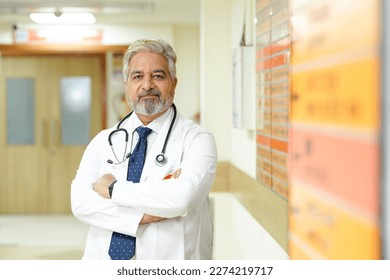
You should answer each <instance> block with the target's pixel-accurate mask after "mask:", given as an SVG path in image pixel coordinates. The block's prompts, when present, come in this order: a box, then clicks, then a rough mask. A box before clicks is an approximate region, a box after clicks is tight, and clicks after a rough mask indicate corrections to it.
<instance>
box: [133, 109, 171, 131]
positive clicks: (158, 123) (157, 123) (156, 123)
mask: <svg viewBox="0 0 390 280" xmlns="http://www.w3.org/2000/svg"><path fill="white" fill-rule="evenodd" d="M172 111H173V109H172V106H171V107H170V108H169V109H168V110H167V111H166V112H165V113H164V114H162V115H161V116H160V117H158V118H157V119H155V120H153V121H152V122H151V123H149V124H148V125H147V126H146V127H148V128H150V129H151V130H153V131H154V132H156V133H159V132H160V129H161V127H162V126H163V124H164V122H165V119H166V118H167V117H168V116H170V115H171V114H172ZM129 125H130V126H129V127H128V130H129V132H130V131H131V133H134V131H135V129H136V128H137V127H139V126H144V125H143V123H142V122H141V120H140V119H139V118H138V116H137V115H136V114H135V113H134V114H133V116H132V117H131V118H130V122H129Z"/></svg>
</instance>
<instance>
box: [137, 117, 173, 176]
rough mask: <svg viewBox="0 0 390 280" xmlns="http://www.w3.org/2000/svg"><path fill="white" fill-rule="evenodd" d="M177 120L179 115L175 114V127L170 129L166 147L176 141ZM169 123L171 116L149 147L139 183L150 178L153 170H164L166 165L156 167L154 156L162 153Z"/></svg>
mask: <svg viewBox="0 0 390 280" xmlns="http://www.w3.org/2000/svg"><path fill="white" fill-rule="evenodd" d="M178 119H179V114H177V117H176V121H175V125H174V126H173V129H172V132H171V135H170V137H169V140H168V144H167V146H168V145H172V143H174V142H175V141H176V136H177V133H176V132H177V129H176V127H177V122H178ZM171 121H172V117H171V116H168V117H167V118H166V119H165V121H164V124H163V126H162V127H161V129H160V132H159V133H158V135H157V137H156V140H155V141H154V143H153V146H152V147H151V149H150V151H149V153H148V155H147V157H146V160H145V164H144V169H143V171H142V175H141V180H140V181H141V182H143V181H145V180H147V178H148V177H149V176H151V174H152V173H153V171H154V170H155V168H159V169H160V170H161V171H164V170H165V169H164V167H166V166H167V165H164V166H163V167H157V165H156V156H157V155H158V154H160V153H161V151H162V148H163V146H164V142H165V138H166V136H167V132H168V129H169V126H170V124H171ZM158 173H160V172H158ZM161 174H164V172H161ZM161 179H162V178H161Z"/></svg>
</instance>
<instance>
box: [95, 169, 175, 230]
mask: <svg viewBox="0 0 390 280" xmlns="http://www.w3.org/2000/svg"><path fill="white" fill-rule="evenodd" d="M180 174H181V169H178V170H176V171H175V172H174V173H172V174H170V176H169V177H168V178H167V179H170V178H174V179H176V178H178V177H179V176H180ZM115 181H116V178H115V177H114V175H112V174H104V175H103V176H101V177H100V178H98V179H97V180H96V182H95V183H94V184H93V189H94V191H96V192H97V193H98V194H99V195H100V196H101V197H103V198H107V199H109V198H110V194H109V190H108V187H109V186H110V185H111V184H112V183H113V182H115ZM161 220H164V218H162V217H158V216H153V215H148V214H144V215H143V217H142V219H141V221H140V223H139V224H140V225H143V224H150V223H154V222H159V221H161Z"/></svg>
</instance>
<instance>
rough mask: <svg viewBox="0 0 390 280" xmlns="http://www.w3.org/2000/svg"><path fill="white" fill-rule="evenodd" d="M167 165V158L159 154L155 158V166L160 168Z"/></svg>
mask: <svg viewBox="0 0 390 280" xmlns="http://www.w3.org/2000/svg"><path fill="white" fill-rule="evenodd" d="M166 163H167V157H166V156H165V155H164V154H163V153H161V154H158V155H157V156H156V165H157V166H159V167H161V166H164V165H165V164H166Z"/></svg>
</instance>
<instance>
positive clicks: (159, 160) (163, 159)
mask: <svg viewBox="0 0 390 280" xmlns="http://www.w3.org/2000/svg"><path fill="white" fill-rule="evenodd" d="M172 107H173V117H172V121H171V124H170V125H169V129H168V132H167V136H166V137H165V142H164V146H163V148H162V150H161V153H159V154H158V155H157V156H156V160H155V162H156V165H157V166H163V165H165V164H166V163H167V161H168V158H167V156H166V155H165V149H166V147H167V143H168V139H169V136H170V135H171V131H172V127H173V125H174V124H175V120H176V106H175V104H173V103H172ZM132 114H133V112H130V113H129V114H127V115H126V116H125V117H124V118H123V119H122V120H121V121H120V122H119V123H118V125H117V126H116V129H115V130H113V131H112V132H111V133H110V134H109V135H108V143H109V145H110V148H111V150H112V153H113V155H114V157H115V159H116V161H117V162H113V161H112V160H111V159H108V160H107V162H108V163H109V164H115V165H116V164H121V163H123V162H125V161H126V160H127V159H128V158H130V156H131V152H130V153H127V154H126V152H127V144H128V142H129V133H128V132H127V130H126V129H124V128H121V125H122V124H123V122H124V121H125V120H127V119H128V118H130V116H131V115H132ZM119 132H122V133H124V134H125V151H124V153H123V158H122V160H119V159H118V157H117V156H116V153H115V151H114V148H113V146H112V141H111V137H112V135H114V134H116V133H119ZM131 146H133V136H131V142H130V147H131Z"/></svg>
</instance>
